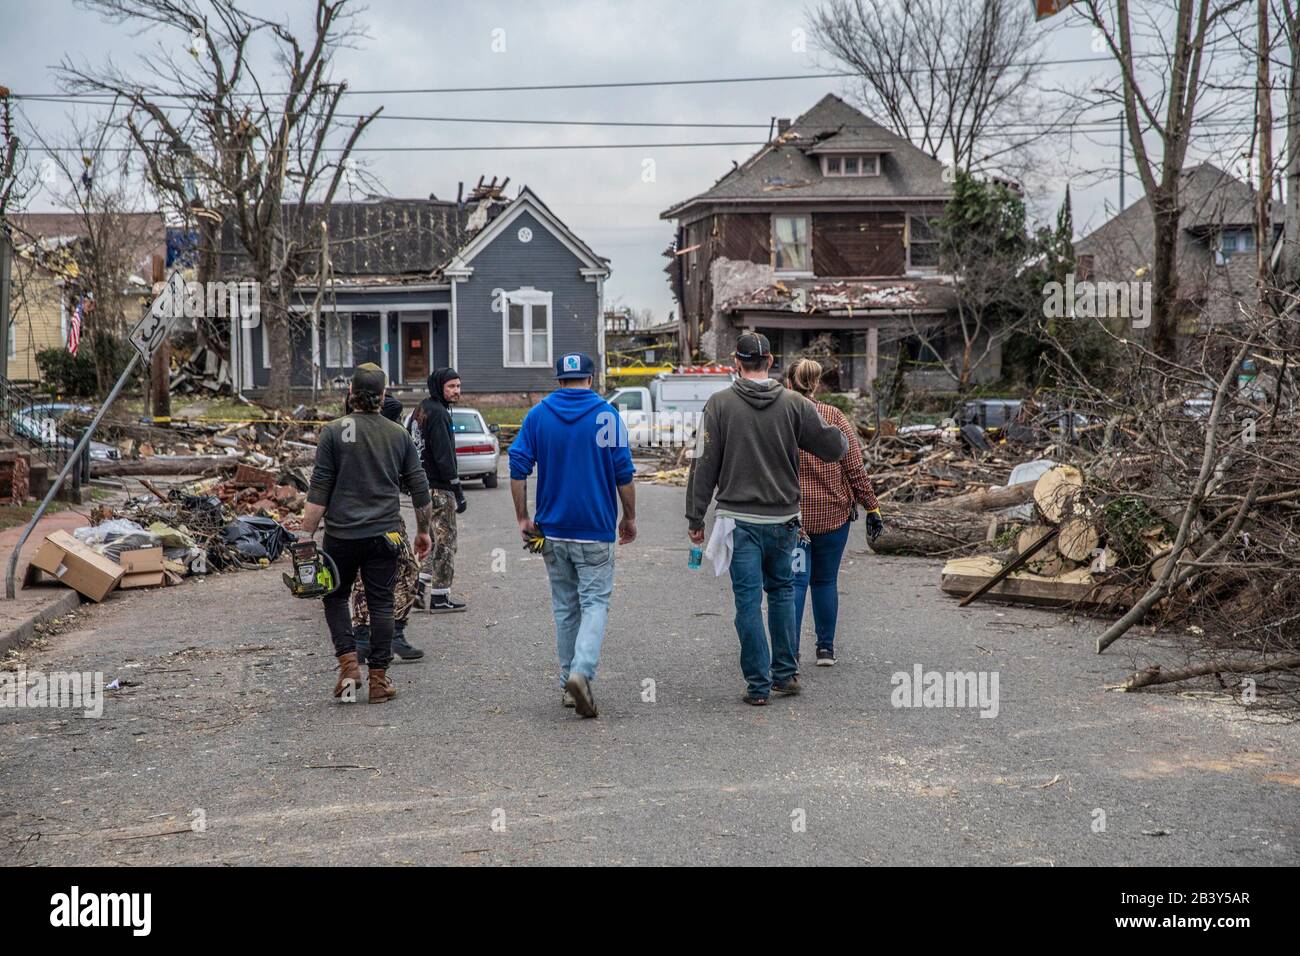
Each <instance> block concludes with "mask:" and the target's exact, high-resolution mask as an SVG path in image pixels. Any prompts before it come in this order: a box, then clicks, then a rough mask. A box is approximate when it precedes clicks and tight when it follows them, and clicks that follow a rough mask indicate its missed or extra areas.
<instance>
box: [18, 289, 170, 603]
mask: <svg viewBox="0 0 1300 956" xmlns="http://www.w3.org/2000/svg"><path fill="white" fill-rule="evenodd" d="M177 289H179V290H180V294H179V295H178V294H177ZM184 307H185V281H184V280H183V279H182V278H181V276H180V273H179V272H173V273H172V274H171V278H170V279H168V280H167V286H166V287H165V288H164V289H163V290H162V292H160V293H159V294H158V296H157V297H156V298H155V299H154V300H153V304H152V305H151V306H150V307H149V314H148V315H146V316H145V317H144V318H143V319H141V320H140V321H139V323H137V325H136V327H135V328H134V329H132V330H131V334H130V335H129V336H128V337H127V338H128V339H129V341H130V342H131V344H132V345H134V346H135V350H136V354H135V355H132V356H131V361H129V362H127V363H126V368H124V369H123V370H122V374H121V376H119V377H118V380H117V383H116V384H115V385H114V386H113V390H112V391H111V392H109V393H108V397H107V398H106V399H104V403H103V404H102V405H100V406H99V411H98V412H96V413H95V417H94V419H92V420H91V423H90V426H89V427H88V428H87V429H86V431H85V432H84V433H83V434H82V436H81V440H80V441H79V442H77V447H76V448H74V449H73V451H72V454H71V455H69V456H68V461H67V464H65V465H64V466H63V470H62V471H60V472H59V476H58V477H57V478H55V479H54V481H53V482H51V483H50V490H49V491H47V492H46V493H45V500H44V501H42V502H41V505H40V507H39V508H37V509H36V513H35V514H34V515H32V520H31V521H29V522H27V527H25V528H24V529H23V536H22V537H21V538H19V539H18V543H17V544H16V545H14V550H13V554H11V555H9V567H8V569H7V570H6V572H5V597H6V598H7V599H8V600H11V601H12V600H13V599H14V598H15V597H16V596H17V594H18V590H17V588H16V586H15V580H14V578H15V575H16V574H17V572H18V556H19V555H20V554H21V553H22V550H23V545H24V544H26V543H27V539H28V538H29V537H31V533H32V531H33V530H34V529H35V528H36V525H37V523H38V522H39V521H40V520H41V518H42V517H43V516H44V515H45V509H46V508H48V507H49V506H50V502H51V501H53V500H54V496H55V495H56V494H58V493H59V489H60V488H62V487H63V482H64V479H66V478H67V477H68V475H69V474H70V473H71V471H72V469H73V468H75V467H76V466H77V462H78V461H80V460H81V456H82V455H83V454H84V453H85V450H86V448H87V447H88V446H89V445H90V436H91V435H93V434H94V433H95V429H96V428H98V427H99V422H100V420H101V419H102V418H103V417H104V413H105V412H107V411H108V409H109V406H110V405H112V404H113V400H114V399H116V398H117V396H118V394H119V393H120V392H121V391H122V387H123V386H124V385H125V384H126V383H127V380H128V379H130V377H131V373H132V372H134V371H135V368H136V366H137V365H139V364H140V362H141V360H143V361H145V362H146V363H147V362H148V361H149V358H150V356H152V355H153V351H154V349H156V348H157V347H158V346H159V344H160V343H161V342H162V341H163V340H164V339H165V338H166V337H167V333H168V332H169V331H170V330H171V327H172V324H173V322H174V321H175V319H176V316H178V315H179V314H180V313H181V311H182V310H183V309H184ZM87 477H89V476H87Z"/></svg>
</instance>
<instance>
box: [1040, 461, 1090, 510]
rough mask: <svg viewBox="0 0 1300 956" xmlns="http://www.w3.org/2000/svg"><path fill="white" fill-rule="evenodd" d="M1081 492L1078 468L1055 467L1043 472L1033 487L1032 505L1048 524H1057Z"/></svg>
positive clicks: (1080, 475)
mask: <svg viewBox="0 0 1300 956" xmlns="http://www.w3.org/2000/svg"><path fill="white" fill-rule="evenodd" d="M1082 490H1083V473H1082V472H1081V471H1079V469H1078V468H1075V467H1074V466H1073V465H1056V466H1055V467H1053V468H1050V469H1048V470H1047V471H1045V472H1043V474H1042V476H1041V477H1040V478H1039V479H1038V482H1037V483H1036V484H1035V485H1034V504H1036V505H1038V511H1039V513H1040V514H1041V515H1042V516H1043V517H1044V518H1045V519H1046V520H1047V522H1048V523H1049V524H1057V523H1059V522H1060V520H1061V518H1062V517H1063V516H1064V515H1065V514H1066V513H1067V512H1066V510H1065V509H1066V507H1067V506H1068V505H1069V504H1070V502H1072V501H1074V500H1075V499H1076V498H1077V497H1078V496H1079V493H1080V492H1081V491H1082Z"/></svg>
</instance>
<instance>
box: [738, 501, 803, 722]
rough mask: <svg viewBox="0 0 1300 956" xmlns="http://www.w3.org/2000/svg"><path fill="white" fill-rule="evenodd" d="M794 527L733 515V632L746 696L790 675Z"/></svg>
mask: <svg viewBox="0 0 1300 956" xmlns="http://www.w3.org/2000/svg"><path fill="white" fill-rule="evenodd" d="M797 537H798V533H797V532H796V531H795V529H794V528H793V527H790V526H788V525H784V524H751V523H750V522H748V521H737V522H736V530H735V531H734V532H733V534H732V551H731V590H732V592H733V593H734V595H735V598H736V634H737V635H739V637H740V669H741V671H742V672H743V673H744V675H745V683H746V684H747V685H748V692H749V696H751V697H767V696H769V695H770V694H771V692H772V682H773V681H779V682H782V683H784V682H785V681H788V680H789V679H790V678H791V677H794V675H795V671H796V670H797V669H798V665H797V664H796V662H795V657H794V584H793V578H794V572H793V570H792V567H791V564H792V560H791V559H792V552H793V551H794V545H795V541H796V540H797ZM764 592H766V593H767V626H768V630H770V631H771V641H772V644H771V650H770V651H769V650H768V635H767V634H765V633H764V631H763V594H764Z"/></svg>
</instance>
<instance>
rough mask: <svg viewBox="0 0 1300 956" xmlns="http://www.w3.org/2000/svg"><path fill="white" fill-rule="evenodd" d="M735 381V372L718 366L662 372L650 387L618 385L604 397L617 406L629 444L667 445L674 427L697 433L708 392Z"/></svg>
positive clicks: (711, 392) (651, 382) (679, 432)
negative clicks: (619, 386)
mask: <svg viewBox="0 0 1300 956" xmlns="http://www.w3.org/2000/svg"><path fill="white" fill-rule="evenodd" d="M733 381H735V375H734V374H733V373H732V372H730V371H729V370H727V369H725V368H722V367H719V366H709V367H707V368H705V369H700V370H697V371H694V370H689V369H682V370H679V371H677V372H660V373H659V374H658V375H656V376H655V377H654V378H652V379H651V380H650V385H649V387H646V386H624V387H622V388H616V389H614V391H612V392H610V393H609V394H608V395H606V396H605V400H606V401H608V402H609V403H610V404H611V405H613V406H614V407H615V408H617V409H618V414H619V417H620V418H622V419H623V423H624V424H625V425H626V426H627V431H628V442H629V444H631V445H632V446H633V447H637V446H640V445H664V444H669V443H671V442H672V441H673V437H672V436H673V433H674V430H676V432H677V434H679V435H680V434H681V432H682V429H683V428H688V429H689V430H690V432H691V434H694V429H695V426H696V425H697V424H698V423H699V419H700V413H701V412H703V411H704V403H705V402H707V401H708V400H709V396H710V395H712V394H713V393H714V392H720V391H722V390H723V389H724V388H728V387H730V385H731V383H732V382H733ZM688 438H689V436H688Z"/></svg>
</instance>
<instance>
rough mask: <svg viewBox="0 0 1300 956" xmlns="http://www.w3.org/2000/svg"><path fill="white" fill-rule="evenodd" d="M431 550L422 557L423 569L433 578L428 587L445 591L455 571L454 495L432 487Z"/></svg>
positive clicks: (449, 585)
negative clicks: (425, 556) (427, 554)
mask: <svg viewBox="0 0 1300 956" xmlns="http://www.w3.org/2000/svg"><path fill="white" fill-rule="evenodd" d="M429 536H430V537H431V538H433V550H432V551H430V552H429V556H428V557H427V558H425V559H424V568H423V571H424V572H425V573H426V574H428V575H429V576H430V577H431V578H432V579H433V580H432V581H431V582H430V584H429V587H431V588H435V589H436V590H440V591H445V590H446V589H447V588H449V587H451V579H452V576H453V575H454V574H455V572H456V496H455V495H453V494H452V493H451V492H450V491H439V490H438V489H436V488H435V489H433V524H432V525H431V526H430V527H429Z"/></svg>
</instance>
